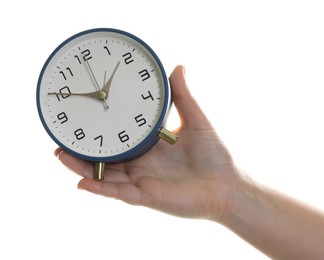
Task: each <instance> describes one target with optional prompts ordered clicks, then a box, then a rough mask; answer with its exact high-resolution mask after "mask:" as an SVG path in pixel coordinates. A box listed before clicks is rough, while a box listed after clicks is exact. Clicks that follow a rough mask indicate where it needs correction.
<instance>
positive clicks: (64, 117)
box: [57, 112, 68, 124]
mask: <svg viewBox="0 0 324 260" xmlns="http://www.w3.org/2000/svg"><path fill="white" fill-rule="evenodd" d="M57 119H58V120H60V121H61V124H64V123H65V122H67V121H68V117H67V115H66V114H65V113H64V112H62V113H59V114H58V115H57Z"/></svg>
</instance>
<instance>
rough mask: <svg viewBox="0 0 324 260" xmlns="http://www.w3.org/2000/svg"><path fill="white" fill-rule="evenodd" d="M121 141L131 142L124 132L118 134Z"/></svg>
mask: <svg viewBox="0 0 324 260" xmlns="http://www.w3.org/2000/svg"><path fill="white" fill-rule="evenodd" d="M118 137H119V140H120V141H121V142H122V143H124V142H127V141H128V140H129V136H128V135H127V134H126V131H125V130H124V131H122V132H120V133H119V134H118Z"/></svg>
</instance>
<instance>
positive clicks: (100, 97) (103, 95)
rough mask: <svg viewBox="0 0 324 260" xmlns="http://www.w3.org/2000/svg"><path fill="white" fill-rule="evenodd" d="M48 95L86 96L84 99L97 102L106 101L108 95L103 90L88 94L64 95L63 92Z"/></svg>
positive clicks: (65, 94)
mask: <svg viewBox="0 0 324 260" xmlns="http://www.w3.org/2000/svg"><path fill="white" fill-rule="evenodd" d="M47 95H56V96H57V95H58V96H66V97H68V96H84V97H90V98H94V99H97V100H105V99H106V96H107V93H106V92H105V91H103V90H100V91H95V92H88V93H62V92H59V93H57V92H48V93H47Z"/></svg>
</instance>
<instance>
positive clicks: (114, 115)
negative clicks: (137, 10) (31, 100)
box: [36, 28, 177, 180]
mask: <svg viewBox="0 0 324 260" xmlns="http://www.w3.org/2000/svg"><path fill="white" fill-rule="evenodd" d="M36 96H37V98H36V99H37V109H38V113H39V116H40V119H41V122H42V124H43V126H44V128H45V129H46V131H47V133H48V134H49V136H50V137H51V138H52V139H53V140H54V141H55V142H56V143H57V144H58V145H59V146H60V147H62V148H63V149H64V150H66V151H68V152H70V153H71V154H73V155H75V156H77V157H79V158H82V159H84V160H88V161H93V162H94V163H95V164H94V165H95V167H94V176H93V177H94V179H96V180H103V179H104V168H105V163H119V162H124V161H128V160H132V159H134V158H136V157H138V156H140V155H142V154H143V153H145V152H147V151H148V150H149V149H150V148H151V147H152V146H153V145H154V144H156V142H157V141H158V140H159V138H162V139H164V140H166V141H168V142H169V143H171V144H174V143H175V142H176V140H177V136H176V135H174V134H173V133H172V132H170V131H168V130H166V129H165V128H163V124H164V121H165V119H166V116H167V114H168V110H169V107H170V104H171V102H172V101H171V91H170V87H169V84H168V80H167V77H166V74H165V71H164V68H163V66H162V63H161V62H160V60H159V58H158V56H157V55H156V54H155V52H154V51H153V50H152V49H151V48H150V47H149V46H148V45H147V44H146V43H145V42H144V41H142V40H141V39H139V38H138V37H136V36H134V35H132V34H130V33H128V32H125V31H121V30H117V29H110V28H98V29H91V30H87V31H83V32H80V33H78V34H76V35H74V36H72V37H70V38H68V39H67V40H65V41H64V42H63V43H61V44H60V45H59V46H58V47H57V48H56V49H55V50H54V51H53V53H52V54H51V55H50V56H49V58H48V59H47V61H46V62H45V64H44V66H43V68H42V70H41V73H40V76H39V79H38V84H37V94H36Z"/></svg>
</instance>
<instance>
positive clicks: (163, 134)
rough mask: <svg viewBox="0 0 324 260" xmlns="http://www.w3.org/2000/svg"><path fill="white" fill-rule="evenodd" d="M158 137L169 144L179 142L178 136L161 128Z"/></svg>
mask: <svg viewBox="0 0 324 260" xmlns="http://www.w3.org/2000/svg"><path fill="white" fill-rule="evenodd" d="M158 136H159V137H160V138H162V139H163V140H164V141H167V142H168V143H169V144H175V143H176V142H177V140H178V136H177V135H175V134H174V133H172V132H170V131H169V130H166V129H165V128H163V127H161V129H160V131H159V133H158Z"/></svg>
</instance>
